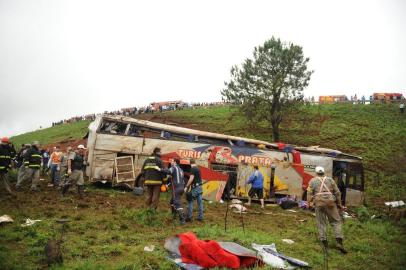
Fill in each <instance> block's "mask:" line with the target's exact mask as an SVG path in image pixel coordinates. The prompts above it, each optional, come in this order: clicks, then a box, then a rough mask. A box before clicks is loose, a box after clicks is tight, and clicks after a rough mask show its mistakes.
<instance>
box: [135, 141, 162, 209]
mask: <svg viewBox="0 0 406 270" xmlns="http://www.w3.org/2000/svg"><path fill="white" fill-rule="evenodd" d="M160 157H161V149H160V148H155V149H154V152H153V153H152V155H151V156H150V157H148V158H147V159H146V160H145V161H144V165H143V166H142V171H141V173H142V174H143V175H144V186H145V187H146V189H147V194H148V198H147V201H146V205H147V207H149V208H152V209H157V208H158V203H159V196H160V194H161V185H162V183H163V178H164V175H165V171H164V167H163V162H162V160H161V158H160Z"/></svg>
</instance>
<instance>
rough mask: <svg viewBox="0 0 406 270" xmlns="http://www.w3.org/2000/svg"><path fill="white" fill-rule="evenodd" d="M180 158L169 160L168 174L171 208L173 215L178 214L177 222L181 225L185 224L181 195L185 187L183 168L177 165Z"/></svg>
mask: <svg viewBox="0 0 406 270" xmlns="http://www.w3.org/2000/svg"><path fill="white" fill-rule="evenodd" d="M179 164H180V160H179V159H174V160H172V161H171V165H172V167H171V168H169V175H170V176H171V183H170V184H171V186H172V198H171V202H170V204H171V208H172V213H173V215H174V217H175V216H176V214H178V215H179V222H180V224H181V225H183V224H185V215H184V213H183V206H182V195H183V193H184V188H185V178H184V174H183V170H182V169H181V168H180V167H179Z"/></svg>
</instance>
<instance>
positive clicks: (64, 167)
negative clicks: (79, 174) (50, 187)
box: [59, 146, 74, 188]
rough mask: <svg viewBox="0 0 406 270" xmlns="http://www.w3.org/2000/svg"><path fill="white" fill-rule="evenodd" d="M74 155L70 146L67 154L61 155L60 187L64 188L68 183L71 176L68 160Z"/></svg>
mask: <svg viewBox="0 0 406 270" xmlns="http://www.w3.org/2000/svg"><path fill="white" fill-rule="evenodd" d="M72 155H74V152H73V151H72V147H70V146H68V147H67V148H66V153H62V155H61V169H60V171H59V174H60V178H61V179H60V181H59V187H61V188H63V187H64V185H65V182H66V181H67V179H68V177H69V175H68V160H69V157H71V156H72Z"/></svg>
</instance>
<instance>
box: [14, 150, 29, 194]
mask: <svg viewBox="0 0 406 270" xmlns="http://www.w3.org/2000/svg"><path fill="white" fill-rule="evenodd" d="M30 147H31V145H30V144H28V143H26V144H23V145H22V146H21V149H20V151H19V152H18V154H17V167H18V174H17V183H21V182H22V181H23V180H24V178H25V174H26V172H27V168H26V167H25V164H24V156H25V154H26V153H27V151H28V149H30ZM16 188H17V185H16Z"/></svg>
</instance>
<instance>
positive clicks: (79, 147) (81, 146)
mask: <svg viewBox="0 0 406 270" xmlns="http://www.w3.org/2000/svg"><path fill="white" fill-rule="evenodd" d="M78 149H86V148H85V146H84V145H83V144H79V145H78Z"/></svg>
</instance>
